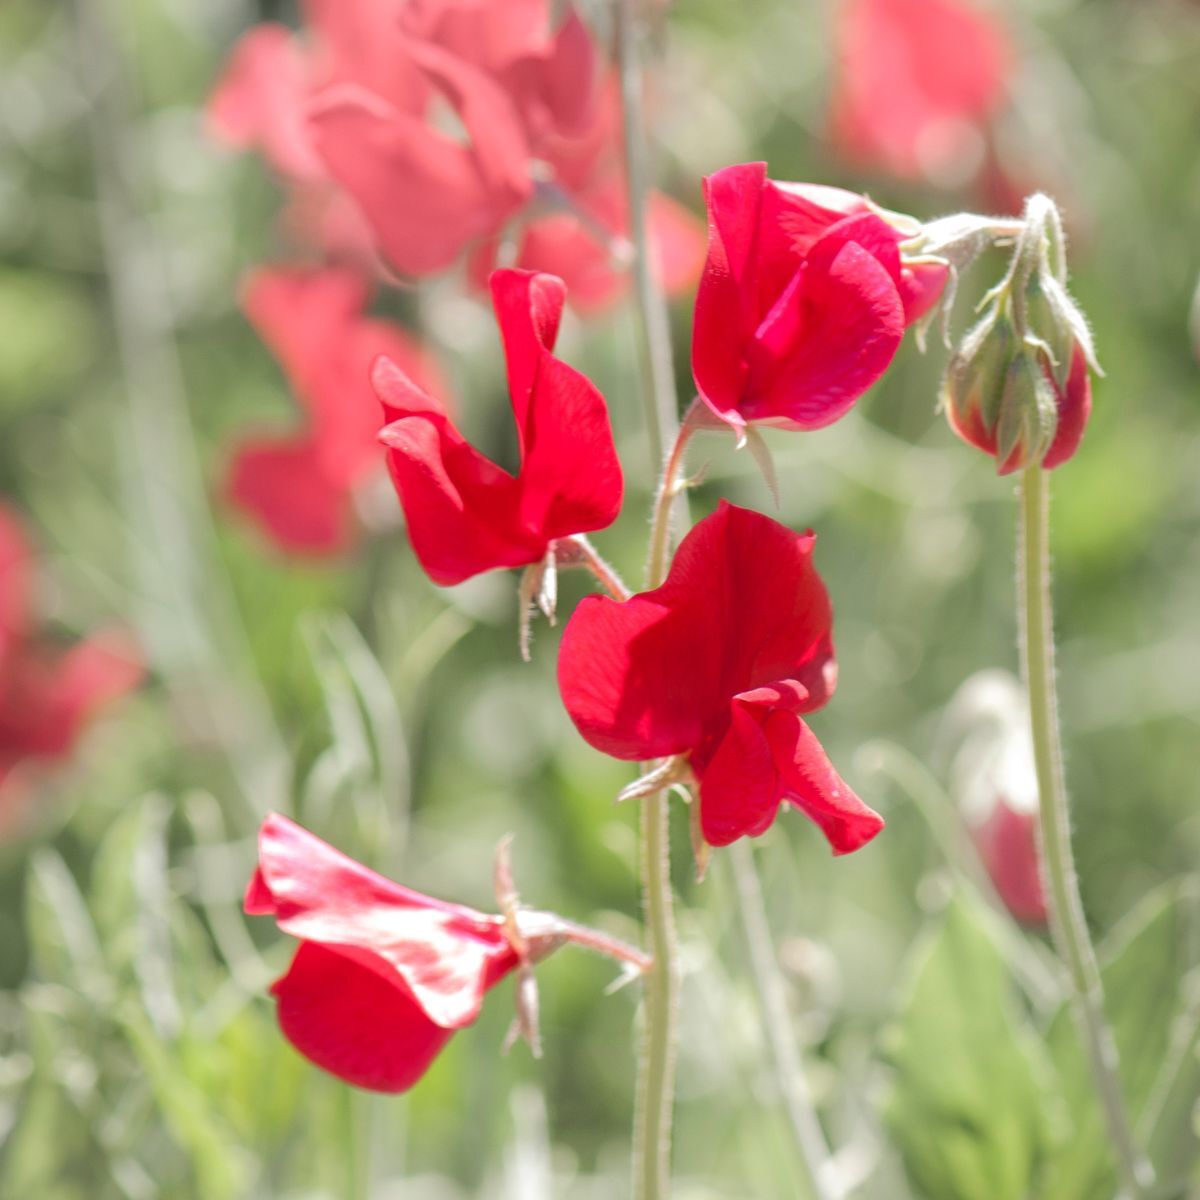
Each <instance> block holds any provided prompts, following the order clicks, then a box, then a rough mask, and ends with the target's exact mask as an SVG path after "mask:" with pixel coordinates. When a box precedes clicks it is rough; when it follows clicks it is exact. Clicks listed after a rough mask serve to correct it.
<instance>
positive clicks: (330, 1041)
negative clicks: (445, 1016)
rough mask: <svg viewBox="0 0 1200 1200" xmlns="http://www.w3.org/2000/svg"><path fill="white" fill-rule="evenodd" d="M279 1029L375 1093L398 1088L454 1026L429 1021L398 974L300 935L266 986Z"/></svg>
mask: <svg viewBox="0 0 1200 1200" xmlns="http://www.w3.org/2000/svg"><path fill="white" fill-rule="evenodd" d="M271 991H272V992H273V993H274V995H275V999H276V1001H277V1003H278V1009H277V1011H278V1015H279V1027H280V1028H281V1029H282V1030H283V1033H284V1036H285V1037H286V1038H287V1039H288V1041H289V1042H291V1043H292V1045H293V1046H295V1047H296V1049H297V1050H299V1051H300V1053H301V1054H303V1055H304V1056H305V1057H306V1058H308V1059H310V1060H311V1061H312V1062H314V1063H316V1064H317V1066H319V1067H322V1068H323V1069H324V1070H326V1071H329V1072H331V1073H332V1074H334V1075H336V1076H338V1077H339V1078H340V1079H344V1080H345V1081H346V1082H347V1083H352V1084H354V1085H355V1086H356V1087H362V1088H370V1089H371V1090H372V1091H377V1092H403V1091H405V1090H407V1089H408V1088H410V1087H412V1086H413V1084H414V1083H416V1082H417V1081H418V1080H419V1079H420V1078H421V1076H422V1075H424V1074H425V1072H426V1071H427V1070H428V1069H429V1066H430V1064H431V1063H432V1062H433V1060H434V1059H435V1058H436V1057H437V1055H438V1052H439V1051H440V1050H441V1048H442V1047H443V1046H444V1045H445V1044H446V1043H447V1042H448V1041H449V1040H450V1035H451V1033H452V1032H453V1031H452V1030H450V1029H444V1028H442V1027H441V1026H439V1025H435V1024H434V1023H433V1022H432V1021H431V1020H430V1019H429V1018H428V1017H427V1016H426V1015H425V1013H424V1012H423V1011H422V1009H421V1006H420V1005H419V1004H418V1003H417V1002H416V1001H415V1000H414V999H413V997H412V995H411V994H410V993H409V992H408V991H407V990H406V989H405V987H404V985H403V984H402V983H401V982H400V981H399V980H395V981H388V980H386V979H384V978H383V977H382V976H381V975H379V974H377V973H376V972H375V971H372V970H371V969H370V968H368V967H365V966H363V965H361V964H360V963H357V962H354V961H352V960H350V959H348V958H345V957H344V956H343V955H341V954H339V953H337V952H336V951H335V950H331V949H327V948H326V947H324V946H320V945H317V944H316V943H313V942H305V943H304V944H303V945H302V946H301V947H300V948H299V950H297V951H296V956H295V958H293V959H292V965H291V968H290V969H289V971H288V973H287V974H286V975H285V976H284V977H283V978H282V979H280V980H278V982H276V984H275V985H274V987H273V988H272V989H271Z"/></svg>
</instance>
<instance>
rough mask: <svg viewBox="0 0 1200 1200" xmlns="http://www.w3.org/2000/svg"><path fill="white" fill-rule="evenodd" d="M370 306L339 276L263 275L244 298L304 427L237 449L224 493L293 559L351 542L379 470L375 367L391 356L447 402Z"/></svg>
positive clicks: (429, 372)
mask: <svg viewBox="0 0 1200 1200" xmlns="http://www.w3.org/2000/svg"><path fill="white" fill-rule="evenodd" d="M367 299H368V288H367V285H366V284H365V283H363V282H362V281H361V279H359V277H358V276H356V275H355V274H354V273H353V272H350V271H347V270H343V269H339V268H325V269H322V270H300V269H287V268H282V267H267V268H263V269H261V270H258V271H256V272H255V273H254V274H253V275H251V276H250V278H249V280H248V281H247V283H246V286H245V289H244V292H243V299H242V304H243V308H244V309H245V312H246V316H247V317H248V318H249V320H250V322H251V323H252V324H253V325H254V327H255V329H256V330H257V331H258V334H259V336H260V337H261V338H262V339H263V341H264V342H266V344H267V346H268V347H269V348H270V349H271V351H272V353H273V354H274V355H275V357H276V359H277V360H278V361H279V363H280V364H281V365H282V367H283V370H284V372H285V374H286V375H287V378H288V382H289V384H290V385H291V389H292V392H293V394H294V395H295V397H296V399H297V401H298V402H299V404H300V405H301V407H302V408H303V410H304V413H305V417H306V422H305V424H304V426H303V427H302V428H301V429H300V430H298V431H296V432H295V433H291V434H287V435H283V436H280V435H268V436H259V437H254V438H247V439H244V440H243V441H241V443H240V444H239V445H238V446H237V448H236V449H235V450H234V453H233V457H232V461H231V463H230V467H229V475H228V479H227V484H226V487H227V492H228V495H229V497H230V499H231V500H232V502H233V503H234V504H235V505H236V506H237V507H238V508H240V509H241V510H242V511H244V512H246V513H247V514H249V515H250V516H251V517H252V518H253V520H254V521H255V522H256V524H258V525H259V527H260V528H261V529H262V530H263V531H264V532H265V533H266V534H267V536H268V537H269V538H270V539H271V540H272V541H273V542H274V543H275V544H276V545H277V546H278V547H279V548H280V549H282V550H284V551H285V552H287V553H290V554H297V555H308V556H322V555H329V554H336V553H338V552H340V551H342V550H345V549H346V548H347V547H348V546H349V545H350V544H351V542H352V541H353V539H354V536H355V532H356V529H357V524H356V522H355V520H354V512H353V503H352V501H353V495H354V492H355V489H356V488H358V487H359V486H360V485H362V484H363V483H364V482H366V481H368V480H369V479H370V477H371V476H372V475H374V474H375V473H377V472H379V471H381V470H382V466H383V462H382V455H381V453H380V450H379V443H378V439H377V436H376V435H377V432H378V429H379V406H378V402H377V401H376V399H375V395H374V392H373V391H372V390H371V382H370V372H371V364H372V363H373V362H374V361H375V359H376V358H378V357H379V356H380V355H381V354H386V355H388V356H389V358H391V359H392V360H393V361H395V362H397V363H399V364H400V365H401V366H402V367H403V369H404V370H405V371H406V372H407V373H408V375H409V376H410V377H411V378H413V379H414V380H418V381H419V386H420V387H421V388H422V389H423V390H424V391H425V392H426V393H430V392H432V393H434V394H437V395H445V388H444V385H443V384H442V382H441V377H440V375H439V373H438V371H437V368H436V366H435V365H434V363H433V361H432V359H431V358H430V357H429V356H428V355H427V354H426V353H425V352H424V351H423V350H422V349H421V348H420V347H419V346H418V345H417V344H416V342H415V341H414V340H413V339H412V338H411V337H410V336H409V335H408V334H407V333H405V332H403V331H402V330H401V329H400V328H398V327H397V326H394V325H389V324H387V323H385V322H383V321H376V320H372V319H370V318H369V317H367V316H365V315H364V311H363V310H364V308H365V306H366V303H367ZM430 403H433V402H432V401H431V402H430Z"/></svg>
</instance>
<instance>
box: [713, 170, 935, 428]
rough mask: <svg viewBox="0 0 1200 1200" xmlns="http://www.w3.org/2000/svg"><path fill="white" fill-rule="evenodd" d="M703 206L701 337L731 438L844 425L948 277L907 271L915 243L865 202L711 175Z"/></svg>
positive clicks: (741, 176)
mask: <svg viewBox="0 0 1200 1200" xmlns="http://www.w3.org/2000/svg"><path fill="white" fill-rule="evenodd" d="M705 199H706V201H707V204H708V216H709V243H708V260H707V261H706V263H705V265H704V273H703V275H702V276H701V280H700V289H699V292H698V293H697V296H696V314H695V322H694V326H693V335H692V372H693V375H694V377H695V380H696V386H697V388H698V389H699V392H700V395H701V397H702V399H703V400H704V402H705V403H706V404H707V405H708V407H709V408H710V409H711V410H712V411H713V412H714V413H715V414H716V415H717V416H718V417H719V418H720V419H721V420H723V421H726V422H728V423H729V424H730V425H731V426H733V427H734V428H740V427H742V426H744V425H747V424H750V423H754V422H757V423H765V424H771V425H778V426H782V427H783V428H787V429H819V428H821V427H822V426H824V425H828V424H830V423H831V422H833V421H836V420H837V419H838V418H839V417H841V416H843V415H844V414H845V413H846V412H847V411H848V410H849V409H850V407H851V406H852V405H853V404H854V402H855V400H857V399H858V397H859V396H861V395H862V394H863V392H865V391H866V390H867V388H868V387H870V386H871V384H873V383H874V382H875V381H876V380H877V379H878V378H879V377H880V375H882V374H883V372H884V371H885V370H886V369H887V367H888V364H889V363H890V362H891V361H892V356H893V355H894V354H895V353H896V349H897V347H898V346H899V345H900V339H901V338H902V337H903V335H904V328H905V325H906V323H909V322H912V321H915V320H916V319H917V318H918V317H920V316H922V315H923V314H924V313H925V312H927V311H928V310H929V309H930V307H931V306H932V305H933V304H934V303H935V302H936V300H937V298H938V295H939V294H940V292H941V289H942V286H943V284H944V283H945V280H946V268H945V267H942V266H937V265H933V266H921V267H918V268H915V269H914V268H912V267H909V266H907V265H905V264H903V263H902V262H901V259H900V252H899V250H898V245H899V243H900V241H901V240H902V239H903V237H904V234H902V233H901V232H900V231H898V230H897V229H895V228H894V227H893V226H891V225H890V224H888V223H887V222H886V221H884V220H883V218H882V217H880V216H878V215H877V214H876V213H874V212H872V211H871V210H870V209H869V208H868V206H867V204H866V202H865V201H864V199H863V198H862V197H861V196H856V195H854V194H853V193H851V192H844V191H841V190H840V189H837V188H827V187H818V186H814V185H811V184H792V183H776V182H774V181H773V180H770V179H768V178H767V173H766V166H765V164H763V163H747V164H744V165H742V166H735V167H726V168H725V169H724V170H721V171H718V172H717V173H716V174H715V175H711V176H709V177H708V178H707V179H706V180H705Z"/></svg>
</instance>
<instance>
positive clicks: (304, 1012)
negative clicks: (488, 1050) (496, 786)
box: [245, 814, 649, 1092]
mask: <svg viewBox="0 0 1200 1200" xmlns="http://www.w3.org/2000/svg"><path fill="white" fill-rule="evenodd" d="M496 882H497V890H498V892H499V893H500V894H499V896H498V899H499V901H500V903H501V907H502V908H503V910H504V912H503V915H501V916H490V915H487V914H485V913H480V912H476V911H475V910H474V909H470V908H465V907H463V906H462V905H458V904H447V903H444V902H443V901H441V900H434V899H432V898H431V897H429V896H423V895H421V893H420V892H413V891H410V890H409V889H408V888H405V887H401V886H400V885H399V884H398V883H393V882H392V881H391V880H390V879H385V878H383V876H381V875H377V874H376V873H375V872H374V871H371V870H369V869H368V868H366V867H364V866H363V865H362V864H361V863H357V862H355V861H354V860H353V859H350V858H347V857H346V856H345V855H344V854H340V853H339V852H338V851H337V850H335V849H334V848H333V847H332V846H329V845H327V844H326V843H325V842H323V841H321V839H320V838H318V837H314V836H313V835H312V834H311V833H309V832H308V831H307V830H304V829H302V828H301V827H300V826H299V825H296V824H295V823H294V822H292V821H289V820H288V819H287V818H286V817H281V816H279V815H277V814H272V815H270V816H269V817H267V819H266V820H265V821H264V822H263V825H262V829H261V830H260V832H259V841H258V869H257V870H256V871H255V873H254V877H253V878H252V879H251V881H250V885H249V887H248V888H247V889H246V899H245V908H246V911H247V912H248V913H252V914H265V915H270V916H273V917H274V918H275V922H276V924H277V925H278V926H279V928H280V929H281V930H283V932H284V933H287V934H290V935H291V936H292V937H294V938H298V939H299V941H300V947H299V949H298V950H297V951H296V955H295V957H294V958H293V959H292V965H291V967H290V968H289V969H288V972H287V974H286V975H284V976H283V978H282V979H279V980H278V981H276V983H275V984H274V986H273V987H272V988H271V991H272V994H273V995H274V997H275V1001H276V1005H277V1012H278V1017H279V1025H280V1028H281V1029H282V1030H283V1033H284V1036H286V1037H287V1039H288V1040H289V1041H290V1042H291V1043H292V1045H293V1046H295V1047H296V1049H297V1050H299V1051H300V1053H301V1054H303V1055H304V1056H305V1057H306V1058H309V1059H311V1060H312V1061H313V1062H314V1063H316V1064H317V1066H319V1067H323V1068H324V1069H325V1070H326V1071H329V1072H331V1073H332V1074H334V1075H337V1076H338V1077H339V1078H341V1079H344V1080H346V1082H347V1083H352V1084H355V1085H357V1086H358V1087H364V1088H371V1089H373V1090H375V1091H380V1092H402V1091H405V1090H406V1089H408V1088H410V1087H412V1086H413V1084H414V1083H416V1082H417V1081H418V1080H419V1079H420V1078H421V1076H422V1075H424V1074H425V1072H426V1071H427V1070H428V1069H429V1066H430V1064H431V1063H432V1062H433V1060H434V1059H435V1058H436V1057H437V1055H438V1052H439V1051H440V1050H441V1049H442V1047H443V1046H444V1045H445V1044H446V1042H447V1041H449V1039H450V1036H451V1035H452V1034H453V1033H454V1031H455V1030H456V1029H461V1028H462V1027H463V1026H464V1025H469V1024H470V1023H471V1022H472V1021H474V1020H475V1018H476V1017H477V1016H478V1015H479V1010H480V1007H481V1006H482V1004H483V997H484V993H485V992H487V991H488V989H489V988H492V987H494V986H495V985H496V984H497V983H499V982H500V981H501V980H502V979H504V977H505V976H507V975H509V974H510V973H512V972H514V971H515V972H517V974H518V988H517V992H516V1001H517V1022H516V1025H515V1027H514V1028H515V1030H516V1031H517V1032H519V1033H520V1034H521V1035H523V1036H525V1037H527V1038H528V1039H529V1040H530V1042H531V1045H532V1046H533V1048H534V1051H535V1053H536V1052H537V1025H536V1021H537V994H536V988H535V986H534V984H533V977H532V971H531V969H530V968H531V966H532V965H533V964H535V963H537V962H539V961H540V960H541V959H543V958H544V957H545V956H546V955H547V954H549V953H551V952H552V951H553V950H555V949H557V948H558V947H559V946H561V945H562V944H563V943H565V942H575V943H577V944H580V945H584V946H587V947H589V948H591V949H593V950H597V951H599V952H601V953H604V954H608V955H610V956H612V957H615V958H617V959H619V960H621V961H622V962H624V963H625V964H626V966H627V967H628V968H630V969H632V970H634V971H644V970H645V969H646V968H647V966H648V965H649V964H648V963H647V961H646V959H645V957H644V956H643V955H641V954H640V953H639V952H638V951H636V950H634V949H633V948H631V947H628V946H624V945H622V944H621V943H620V942H615V941H613V940H612V939H610V938H607V937H605V936H604V935H603V934H599V933H596V932H595V931H593V930H589V929H585V928H583V927H581V926H577V925H574V924H573V923H571V922H569V921H563V920H561V919H560V918H558V917H555V916H553V915H552V914H549V913H540V912H531V911H529V910H526V909H522V908H520V906H519V904H518V901H517V898H516V894H515V892H513V891H512V886H511V880H510V878H509V874H508V865H507V856H506V853H505V846H504V845H503V844H502V846H501V851H500V853H499V854H498V857H497V873H496Z"/></svg>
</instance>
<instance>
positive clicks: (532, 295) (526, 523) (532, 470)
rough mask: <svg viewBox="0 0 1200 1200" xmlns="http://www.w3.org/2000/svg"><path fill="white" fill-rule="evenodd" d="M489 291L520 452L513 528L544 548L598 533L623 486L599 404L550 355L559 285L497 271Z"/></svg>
mask: <svg viewBox="0 0 1200 1200" xmlns="http://www.w3.org/2000/svg"><path fill="white" fill-rule="evenodd" d="M491 285H492V297H493V300H494V303H495V306H496V318H497V320H498V321H499V323H500V334H501V337H502V338H503V339H504V354H505V359H506V362H507V364H508V386H509V393H510V395H511V397H512V404H513V414H514V417H515V418H516V422H517V434H518V441H519V444H520V446H521V473H520V477H519V480H518V482H519V484H520V503H519V512H518V515H517V520H518V523H519V528H520V530H521V531H523V532H525V533H526V534H527V535H528V536H530V537H532V536H538V537H540V538H541V539H543V540H544V542H545V543H549V542H550V541H552V540H553V539H555V538H559V537H567V536H569V535H570V534H574V533H588V532H591V531H592V530H595V529H603V528H604V527H605V526H607V525H611V524H612V522H613V521H614V520H616V517H617V513H619V512H620V511H621V496H622V492H623V487H624V482H623V479H622V476H621V464H620V462H619V461H618V459H617V450H616V447H615V446H614V445H613V438H612V428H611V426H610V425H609V420H608V408H607V406H606V405H605V403H604V397H603V396H602V395H601V394H600V392H599V390H598V389H597V388H596V386H595V384H593V383H592V382H591V380H590V379H588V378H587V376H586V375H583V374H581V373H580V372H579V371H576V370H575V369H574V368H573V367H569V366H568V365H567V364H566V363H564V362H563V361H562V360H561V359H558V358H555V357H554V355H553V353H552V350H553V347H554V339H555V337H556V336H557V333H558V323H559V319H560V317H561V315H562V306H563V297H564V289H563V283H562V280H561V279H557V278H555V277H554V276H553V275H539V274H535V273H533V272H529V271H507V270H501V271H496V272H495V273H494V274H493V275H492V279H491Z"/></svg>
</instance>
